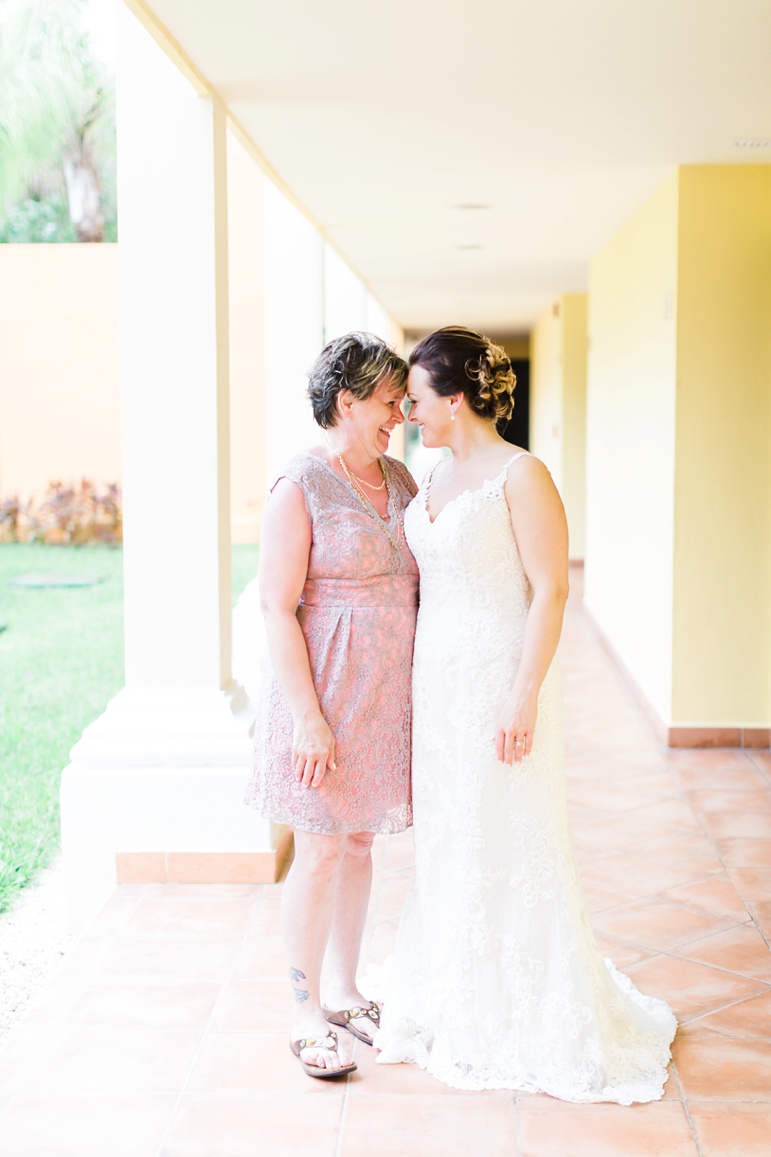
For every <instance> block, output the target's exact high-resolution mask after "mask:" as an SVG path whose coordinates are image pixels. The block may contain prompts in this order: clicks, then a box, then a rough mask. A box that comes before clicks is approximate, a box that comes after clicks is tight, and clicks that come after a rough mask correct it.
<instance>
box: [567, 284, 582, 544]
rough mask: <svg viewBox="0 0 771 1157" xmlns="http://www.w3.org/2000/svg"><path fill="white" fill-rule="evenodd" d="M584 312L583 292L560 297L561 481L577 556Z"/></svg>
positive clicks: (580, 537) (578, 540) (580, 542)
mask: <svg viewBox="0 0 771 1157" xmlns="http://www.w3.org/2000/svg"><path fill="white" fill-rule="evenodd" d="M586 314H587V301H586V294H585V293H570V294H566V295H565V296H564V297H563V298H562V405H563V410H562V484H563V494H564V500H565V509H566V511H567V516H568V527H569V529H570V557H571V559H576V560H578V559H583V557H584V541H585V530H586V352H587V351H586Z"/></svg>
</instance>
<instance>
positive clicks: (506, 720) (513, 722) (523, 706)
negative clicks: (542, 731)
mask: <svg viewBox="0 0 771 1157" xmlns="http://www.w3.org/2000/svg"><path fill="white" fill-rule="evenodd" d="M537 713H538V701H537V697H534V698H532V699H528V698H526V697H522V696H516V697H512V698H510V699H507V700H506V702H505V704H504V705H503V708H502V710H501V713H500V715H499V716H498V726H497V727H496V729H495V753H496V755H497V756H498V759H499V760H500V762H501V763H508V764H514V763H521V761H522V760H523V759H524V758H525V756H526V755H529V754H530V752H531V751H532V749H533V733H534V731H535V719H536V715H537Z"/></svg>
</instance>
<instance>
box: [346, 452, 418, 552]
mask: <svg viewBox="0 0 771 1157" xmlns="http://www.w3.org/2000/svg"><path fill="white" fill-rule="evenodd" d="M337 458H338V461H339V463H340V465H341V466H342V468H343V473H344V474H345V476H346V478H347V479H348V481H349V482H350V484H351V486H352V487H353V489H354V490H355V492H356V495H357V497H358V499H359V502H361V504H362V506H363V507H364V509H365V510H366V512H367V514H369V515H370V518H371V517H372V513H371V512H372V511H374V510H375V508H374V506H373V505H372V503H371V502H370V500H369V499H368V498H367V495H366V494H365V493H364V491H363V490H362V489H361V487H360V486H357V485H356V475H355V474H353V473H351V471H350V470H349V469H348V466H347V464H346V461H345V459H344V458H343V456H342V454H338V455H337ZM378 462H379V463H380V469H381V470H382V471H383V485H384V486H385V488H386V493H387V494H388V506H390V505H391V503H392V495H391V487H390V486H389V485H388V474H387V473H386V468H385V465H384V463H383V459H382V458H378ZM375 489H377V490H379V489H380V487H374V486H373V490H375ZM388 506H387V507H386V516H385V519H384V518H383V516H382V515H378V516H377V523H378V526H382V528H383V530H384V531H385V532H386V534H387V535H388V540H389V542H390V543H391V546H392V547H393V548H394V550H398V549H399V544H400V543H401V537H402V533H401V532H402V524H401V519H400V518H399V512H398V510H397V509H396V503H393V508H394V512H395V514H396V538H394V536H393V535H392V534H391V531H390V530H389V529H388V526H387V524H386V520H387V518H388V513H387V511H388ZM375 514H377V511H375Z"/></svg>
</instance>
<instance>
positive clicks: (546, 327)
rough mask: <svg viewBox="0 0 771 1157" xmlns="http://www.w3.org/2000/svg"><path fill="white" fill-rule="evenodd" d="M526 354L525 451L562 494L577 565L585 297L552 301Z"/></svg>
mask: <svg viewBox="0 0 771 1157" xmlns="http://www.w3.org/2000/svg"><path fill="white" fill-rule="evenodd" d="M530 350H531V356H530V448H531V450H532V452H533V453H534V454H535V455H536V456H537V457H539V458H541V459H542V460H543V461H544V462H545V463H546V465H547V466H548V467H549V470H550V472H551V475H552V477H553V479H554V481H555V483H556V486H557V489H558V490H559V491H560V494H561V495H562V500H563V502H564V503H565V510H566V513H567V518H568V527H569V530H570V558H571V560H572V561H575V562H577V561H581V560H582V559H583V557H584V523H585V501H586V494H585V491H586V481H585V474H586V294H583V293H568V294H563V296H562V297H560V298H559V299H558V300H557V301H555V302H553V303H552V305H551V306H550V307H549V309H547V310H546V311H545V312H544V313H543V314H542V315H541V316H540V317H539V318H538V321H537V322H536V325H535V328H534V330H533V334H532V337H531V343H530Z"/></svg>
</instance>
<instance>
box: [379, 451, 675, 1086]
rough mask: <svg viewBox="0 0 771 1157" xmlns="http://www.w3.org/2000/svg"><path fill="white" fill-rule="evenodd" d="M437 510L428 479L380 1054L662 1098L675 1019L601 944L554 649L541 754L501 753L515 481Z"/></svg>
mask: <svg viewBox="0 0 771 1157" xmlns="http://www.w3.org/2000/svg"><path fill="white" fill-rule="evenodd" d="M517 457H519V455H515V458H514V459H511V461H510V462H509V463H508V464H507V466H506V467H505V468H504V469H503V470H502V471H501V473H500V475H499V476H498V477H497V478H495V479H494V480H493V481H489V482H486V483H485V484H484V485H483V486H482V487H480V488H479V489H478V490H472V491H465V492H464V493H463V494H461V495H460V496H459V497H458V498H456V499H454V500H453V501H452V502H450V503H448V504H447V506H446V507H445V508H444V509H443V510H442V511H441V512H440V513H439V514H438V515H437V517H436V519H435V520H434V522H431V520H430V518H429V515H428V510H427V490H428V485H430V479H429V482H428V483H424V485H423V487H421V489H420V491H419V493H418V494H417V496H416V497H415V499H414V500H413V502H412V503H411V505H410V506H409V507H408V509H407V512H406V515H405V532H406V536H407V539H408V542H409V545H410V547H411V549H412V551H413V553H414V555H415V558H416V559H417V562H418V566H419V568H420V611H419V616H418V626H417V634H416V638H415V659H414V674H413V769H412V775H413V780H412V783H413V805H414V837H415V879H414V882H413V885H412V889H411V891H410V894H409V897H408V900H407V903H406V906H405V910H404V913H403V915H402V919H401V924H400V928H399V934H398V938H397V944H396V949H395V953H394V957H393V960H392V962H391V969H390V972H389V974H388V979H387V982H386V993H385V995H386V1000H385V1007H384V1010H383V1018H382V1027H381V1029H380V1031H379V1032H378V1034H377V1036H376V1038H375V1044H376V1045H377V1047H378V1048H379V1049H381V1050H382V1052H381V1053H380V1055H379V1057H378V1061H380V1062H381V1063H386V1064H389V1063H396V1062H399V1061H413V1062H415V1063H417V1064H418V1065H420V1066H421V1067H423V1068H425V1069H427V1070H428V1072H430V1073H432V1074H433V1075H434V1076H435V1077H438V1078H439V1080H441V1081H444V1082H445V1084H448V1085H451V1086H452V1087H454V1088H458V1089H500V1088H506V1089H523V1090H528V1091H532V1092H537V1091H541V1092H546V1093H550V1094H552V1096H555V1097H560V1098H562V1099H564V1100H567V1101H617V1102H619V1103H621V1104H630V1103H631V1102H633V1101H649V1100H655V1099H656V1098H658V1097H660V1096H661V1095H662V1092H663V1086H664V1082H665V1081H666V1077H667V1064H668V1062H669V1059H670V1052H669V1046H670V1043H671V1041H672V1038H673V1036H674V1032H675V1027H676V1023H675V1018H674V1016H673V1014H672V1012H671V1010H670V1009H669V1008H668V1006H667V1005H666V1004H664V1003H663V1002H662V1001H660V1000H655V999H653V998H650V997H646V996H643V995H642V994H641V993H639V992H638V991H637V989H636V988H635V987H634V985H633V984H632V982H631V981H630V980H629V979H628V978H627V977H626V976H624V975H622V974H621V973H619V972H618V971H617V970H616V969H615V968H614V967H613V965H612V963H611V962H610V961H604V960H603V959H602V957H601V956H600V954H599V951H598V949H597V946H596V944H595V941H594V937H593V935H592V931H591V928H590V926H589V921H588V918H587V914H586V911H585V908H584V903H583V896H582V892H581V886H580V882H579V878H578V873H577V870H576V865H575V861H574V858H573V852H572V847H571V842H570V835H569V831H568V821H567V811H566V803H565V786H564V742H563V730H562V692H561V685H560V675H559V670H558V667H557V665H556V663H555V664H553V665H552V667H551V669H550V670H549V672H548V674H547V676H546V679H545V680H544V683H543V686H542V689H541V692H540V695H539V700H538V719H537V722H536V728H535V742H534V745H533V750H532V753H531V755H530V756H529V757H527V758H526V759H525V760H524V761H523V762H522V763H521V764H515V765H514V766H513V767H509V766H508V765H504V764H502V763H499V762H498V759H497V757H496V754H495V748H494V742H493V736H494V733H495V725H496V719H497V715H498V711H499V708H500V706H501V704H502V701H503V699H504V698H505V696H506V695H507V693H508V692H509V690H510V689H511V687H512V685H513V683H514V677H515V675H516V671H517V666H518V664H519V662H520V659H521V655H522V647H523V638H524V632H525V626H526V624H527V615H528V609H529V605H530V598H531V589H530V585H529V583H528V580H527V577H526V575H525V572H524V570H523V567H522V562H521V560H520V557H519V552H518V550H517V544H516V540H515V538H514V534H513V532H512V529H511V522H510V519H509V511H508V506H507V504H506V499H505V495H504V490H503V488H504V483H505V481H506V477H507V471H508V469H509V466H511V463H512V462H513V461H514V460H515V459H516V458H517Z"/></svg>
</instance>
